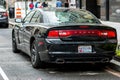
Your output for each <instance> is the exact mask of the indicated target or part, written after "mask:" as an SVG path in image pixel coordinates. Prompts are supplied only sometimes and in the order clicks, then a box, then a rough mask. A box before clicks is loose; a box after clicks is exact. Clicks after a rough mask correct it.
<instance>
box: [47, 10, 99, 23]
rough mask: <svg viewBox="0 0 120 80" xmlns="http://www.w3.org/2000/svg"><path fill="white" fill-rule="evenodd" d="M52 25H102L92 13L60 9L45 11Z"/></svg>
mask: <svg viewBox="0 0 120 80" xmlns="http://www.w3.org/2000/svg"><path fill="white" fill-rule="evenodd" d="M45 14H46V15H47V19H49V22H50V23H94V24H95V23H100V22H99V20H98V19H97V18H96V17H95V16H94V15H92V14H91V13H90V12H88V11H85V10H71V9H58V10H53V11H45Z"/></svg>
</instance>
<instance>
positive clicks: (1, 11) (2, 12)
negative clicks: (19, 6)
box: [0, 6, 8, 28]
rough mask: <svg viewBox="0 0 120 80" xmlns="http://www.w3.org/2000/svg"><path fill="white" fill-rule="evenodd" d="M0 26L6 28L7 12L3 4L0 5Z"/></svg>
mask: <svg viewBox="0 0 120 80" xmlns="http://www.w3.org/2000/svg"><path fill="white" fill-rule="evenodd" d="M0 26H1V27H4V28H8V12H7V10H6V9H5V8H4V7H3V6H0ZM1 27H0V28H1Z"/></svg>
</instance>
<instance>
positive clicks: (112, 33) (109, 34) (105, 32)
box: [99, 30, 116, 38]
mask: <svg viewBox="0 0 120 80" xmlns="http://www.w3.org/2000/svg"><path fill="white" fill-rule="evenodd" d="M99 36H101V37H108V38H114V37H116V33H115V31H112V30H102V31H99Z"/></svg>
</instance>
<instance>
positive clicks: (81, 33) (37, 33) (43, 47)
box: [12, 8, 117, 68]
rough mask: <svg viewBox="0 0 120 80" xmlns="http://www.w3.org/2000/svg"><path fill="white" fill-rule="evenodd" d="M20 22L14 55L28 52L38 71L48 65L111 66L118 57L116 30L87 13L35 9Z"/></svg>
mask: <svg viewBox="0 0 120 80" xmlns="http://www.w3.org/2000/svg"><path fill="white" fill-rule="evenodd" d="M16 22H17V23H18V24H16V25H15V27H14V29H13V30H12V44H13V52H15V53H17V52H19V51H22V52H24V53H27V54H28V55H29V56H30V57H31V62H32V65H33V67H34V68H38V67H44V66H45V64H46V63H58V64H63V63H91V62H92V63H108V62H110V60H111V59H112V58H113V56H114V55H115V50H116V46H117V35H116V30H115V29H114V28H111V27H109V26H106V25H102V24H101V22H100V21H99V20H98V19H97V18H96V17H95V16H94V15H93V14H91V13H90V12H88V11H86V10H80V9H69V8H43V9H35V10H33V11H31V12H30V13H28V15H27V16H26V17H25V18H24V19H23V20H22V21H20V20H18V19H16Z"/></svg>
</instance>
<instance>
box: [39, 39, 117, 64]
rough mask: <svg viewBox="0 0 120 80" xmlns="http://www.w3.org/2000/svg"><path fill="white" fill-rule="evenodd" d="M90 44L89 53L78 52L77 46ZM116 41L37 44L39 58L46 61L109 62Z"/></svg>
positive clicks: (113, 52) (113, 53)
mask: <svg viewBox="0 0 120 80" xmlns="http://www.w3.org/2000/svg"><path fill="white" fill-rule="evenodd" d="M80 45H90V46H92V52H91V53H78V46H80ZM116 46H117V42H109V41H108V42H107V41H106V42H105V41H103V42H74V43H73V42H65V43H61V42H57V41H54V43H53V42H44V44H42V45H40V46H38V53H39V55H40V59H41V60H42V61H44V62H48V63H98V62H109V61H110V60H111V59H112V58H113V56H114V55H115V50H116Z"/></svg>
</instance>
